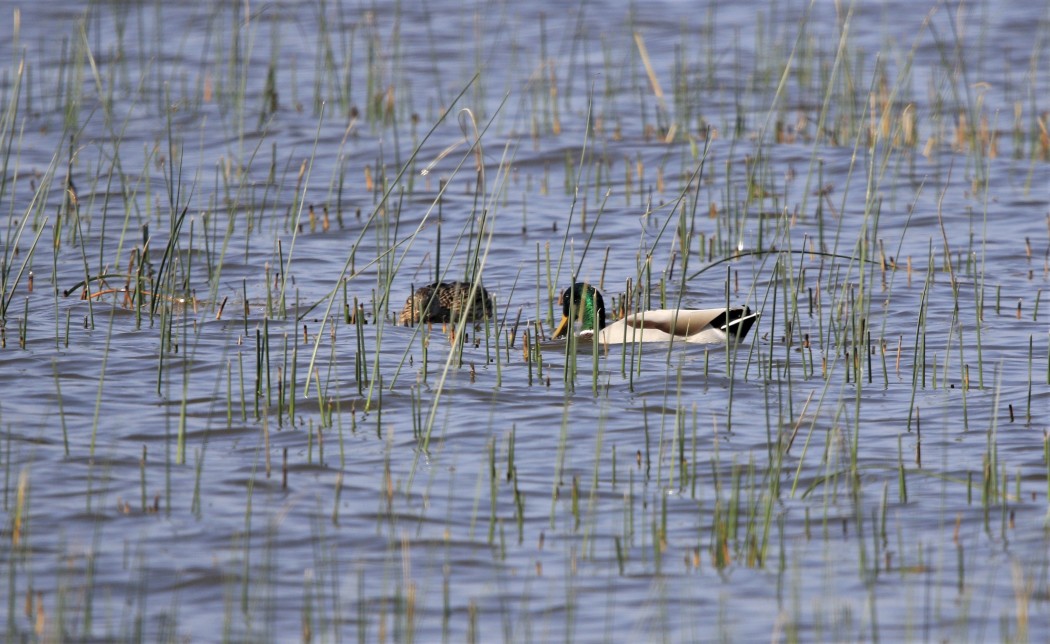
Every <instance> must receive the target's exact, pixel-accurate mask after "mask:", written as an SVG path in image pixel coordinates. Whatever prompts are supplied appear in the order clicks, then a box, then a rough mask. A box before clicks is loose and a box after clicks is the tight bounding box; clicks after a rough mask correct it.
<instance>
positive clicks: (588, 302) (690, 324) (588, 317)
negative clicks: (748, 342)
mask: <svg viewBox="0 0 1050 644" xmlns="http://www.w3.org/2000/svg"><path fill="white" fill-rule="evenodd" d="M558 302H559V304H561V308H562V319H561V323H559V324H558V328H557V329H556V330H555V331H554V337H555V338H558V337H560V336H562V335H563V334H564V333H565V332H566V329H568V327H569V320H570V318H575V320H576V321H578V322H580V328H581V330H580V336H579V337H580V339H581V340H584V341H586V340H589V339H590V338H591V337H592V336H593V335H594V333H595V332H597V333H598V341H599V342H601V343H602V344H624V343H631V342H670V341H671V340H672V339H673V340H674V341H676V342H696V343H716V342H726V341H735V340H741V339H743V338H744V336H746V335H747V332H748V331H750V330H751V327H752V325H754V323H755V321H756V320H758V313H755V312H752V311H751V309H749V308H748V307H747V306H736V307H732V308H720V309H657V310H654V311H641V312H639V313H632V314H630V315H628V316H626V317H624V318H623V319H622V320H618V321H616V322H614V323H613V324H611V325H609V326H605V301H604V300H603V299H602V294H601V293H600V292H599V291H598V289H596V288H594V287H593V286H591V285H590V284H585V283H583V282H576V283H575V284H573V285H572V288H567V289H565V291H564V292H563V293H562V294H561V297H560V298H559V299H558ZM570 308H571V310H572V315H571V316H570Z"/></svg>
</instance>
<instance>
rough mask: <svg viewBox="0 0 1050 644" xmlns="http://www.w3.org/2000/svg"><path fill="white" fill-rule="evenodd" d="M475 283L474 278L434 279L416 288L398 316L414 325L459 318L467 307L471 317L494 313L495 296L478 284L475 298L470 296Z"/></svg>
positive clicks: (403, 322)
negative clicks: (470, 301) (461, 279)
mask: <svg viewBox="0 0 1050 644" xmlns="http://www.w3.org/2000/svg"><path fill="white" fill-rule="evenodd" d="M472 288H473V285H472V284H471V283H470V282H434V283H433V284H427V285H426V286H421V287H419V288H417V289H416V291H415V293H413V294H412V295H411V296H410V297H409V298H408V300H406V301H405V306H404V308H402V309H401V313H400V314H399V315H398V316H397V321H398V324H405V325H412V324H417V323H419V322H442V323H444V322H455V321H457V320H458V319H459V316H460V315H461V313H463V312H464V311H465V312H466V315H467V321H471V320H477V319H481V318H485V317H488V316H490V315H492V313H493V312H494V311H495V308H496V307H495V305H494V304H493V303H492V296H491V295H489V292H488V291H486V290H485V288H484V287H483V286H481V285H480V284H478V287H477V290H476V291H475V292H474V301H473V304H472V305H470V303H469V302H468V298H469V297H470V291H471V289H472Z"/></svg>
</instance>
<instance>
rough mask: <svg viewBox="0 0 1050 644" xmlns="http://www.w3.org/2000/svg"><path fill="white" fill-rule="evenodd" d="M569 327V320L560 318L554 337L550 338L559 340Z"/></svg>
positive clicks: (563, 317)
mask: <svg viewBox="0 0 1050 644" xmlns="http://www.w3.org/2000/svg"><path fill="white" fill-rule="evenodd" d="M568 326H569V318H567V317H565V316H564V315H563V316H561V322H559V323H558V328H556V329H554V335H552V336H551V338H553V339H557V338H560V337H561V336H563V335H565V329H567V328H568Z"/></svg>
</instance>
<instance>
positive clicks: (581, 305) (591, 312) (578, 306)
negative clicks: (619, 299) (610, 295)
mask: <svg viewBox="0 0 1050 644" xmlns="http://www.w3.org/2000/svg"><path fill="white" fill-rule="evenodd" d="M558 303H559V304H561V312H562V318H561V322H560V323H558V328H557V329H555V330H554V337H555V338H560V337H561V336H562V335H564V334H565V332H566V330H567V329H568V328H569V321H570V320H572V321H578V322H579V323H580V330H581V331H588V330H589V331H595V332H597V331H601V330H602V329H604V328H605V300H603V299H602V294H601V293H600V292H599V291H598V289H596V288H594V287H593V286H591V285H590V284H587V283H586V282H576V283H575V284H573V285H572V287H571V288H567V289H565V290H564V291H563V292H562V294H561V297H560V298H558Z"/></svg>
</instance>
